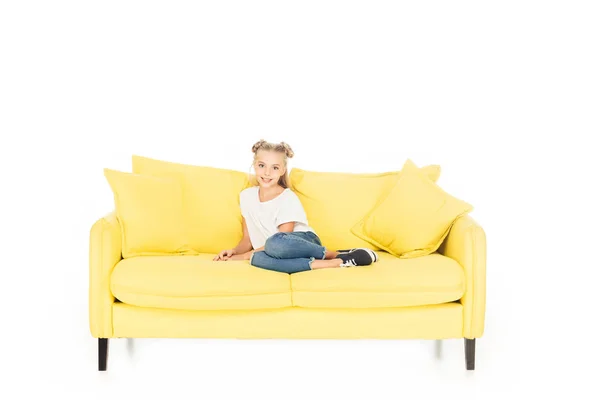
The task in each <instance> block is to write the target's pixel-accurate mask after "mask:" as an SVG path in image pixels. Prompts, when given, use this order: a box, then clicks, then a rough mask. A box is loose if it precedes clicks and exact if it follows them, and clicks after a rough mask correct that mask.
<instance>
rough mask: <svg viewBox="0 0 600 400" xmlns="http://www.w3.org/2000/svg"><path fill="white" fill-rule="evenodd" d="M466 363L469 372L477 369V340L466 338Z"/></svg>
mask: <svg viewBox="0 0 600 400" xmlns="http://www.w3.org/2000/svg"><path fill="white" fill-rule="evenodd" d="M465 363H466V364H467V370H469V371H472V370H474V369H475V339H467V338H465Z"/></svg>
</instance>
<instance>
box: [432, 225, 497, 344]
mask: <svg viewBox="0 0 600 400" xmlns="http://www.w3.org/2000/svg"><path fill="white" fill-rule="evenodd" d="M486 251H487V244H486V235H485V232H484V230H483V229H482V227H481V226H479V224H477V222H476V221H475V220H474V219H473V218H472V217H471V216H470V215H465V216H462V217H460V218H459V219H458V220H456V221H455V223H454V225H453V226H452V228H451V229H450V233H449V234H448V236H447V237H446V239H445V240H444V243H442V245H441V246H440V248H439V250H438V252H439V253H441V254H443V255H445V256H447V257H450V258H452V259H454V260H456V261H457V262H458V263H459V264H460V265H462V267H463V268H464V271H465V278H466V290H465V294H464V295H463V297H462V298H461V299H460V302H461V304H462V305H463V309H464V311H463V324H464V325H463V336H464V337H465V338H467V339H474V338H478V337H481V336H482V335H483V328H484V321H485V296H486V287H485V286H486V255H487V254H486Z"/></svg>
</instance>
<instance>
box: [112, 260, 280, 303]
mask: <svg viewBox="0 0 600 400" xmlns="http://www.w3.org/2000/svg"><path fill="white" fill-rule="evenodd" d="M214 256H215V255H214V254H205V253H202V254H200V255H193V256H189V255H182V256H142V257H133V258H128V259H123V260H121V261H119V263H117V265H116V266H115V268H114V270H113V272H112V275H111V283H110V287H111V291H112V293H113V295H114V296H115V297H116V298H117V299H119V300H120V301H121V302H123V303H127V304H131V305H135V306H140V307H156V308H169V309H181V310H228V309H236V310H244V309H246V310H247V309H265V308H281V307H290V306H291V294H290V278H289V275H288V274H282V273H280V272H274V271H268V270H265V269H261V268H256V267H254V266H252V265H250V264H249V263H248V262H247V261H218V262H217V261H212V259H213V257H214Z"/></svg>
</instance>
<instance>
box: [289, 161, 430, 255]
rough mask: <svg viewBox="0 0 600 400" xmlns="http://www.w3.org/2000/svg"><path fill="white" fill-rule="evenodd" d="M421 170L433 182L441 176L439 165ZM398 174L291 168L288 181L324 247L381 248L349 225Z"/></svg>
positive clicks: (371, 205)
mask: <svg viewBox="0 0 600 400" xmlns="http://www.w3.org/2000/svg"><path fill="white" fill-rule="evenodd" d="M422 171H423V173H425V174H426V175H427V176H428V177H429V179H431V180H432V181H433V182H435V181H437V179H438V178H439V176H440V166H439V165H428V166H426V167H423V168H422ZM399 176H400V171H391V172H383V173H362V174H359V173H343V172H315V171H307V170H303V169H299V168H293V169H292V170H291V171H290V185H291V189H292V190H293V191H294V192H295V193H296V195H298V198H299V199H300V202H301V203H302V205H303V206H304V210H305V211H306V216H307V219H308V223H309V225H310V226H311V227H312V228H314V229H315V231H316V232H317V234H318V235H319V237H320V238H321V241H322V243H323V245H324V246H325V247H327V248H328V249H331V250H340V249H350V248H354V247H366V248H369V249H373V250H380V249H379V248H378V247H377V246H376V245H374V244H372V243H370V242H368V241H365V240H363V239H362V238H359V237H357V236H356V235H354V234H353V233H352V232H351V229H352V227H353V226H354V225H355V224H356V223H357V222H358V221H360V220H361V219H362V218H363V217H364V216H365V214H366V213H367V212H369V211H370V210H371V209H373V207H374V206H375V205H376V204H377V202H378V200H379V199H380V198H381V197H382V196H384V195H385V194H386V193H389V191H390V190H391V189H392V187H393V186H394V184H395V183H396V182H397V181H398V177H399ZM348 193H352V194H351V195H349V194H348Z"/></svg>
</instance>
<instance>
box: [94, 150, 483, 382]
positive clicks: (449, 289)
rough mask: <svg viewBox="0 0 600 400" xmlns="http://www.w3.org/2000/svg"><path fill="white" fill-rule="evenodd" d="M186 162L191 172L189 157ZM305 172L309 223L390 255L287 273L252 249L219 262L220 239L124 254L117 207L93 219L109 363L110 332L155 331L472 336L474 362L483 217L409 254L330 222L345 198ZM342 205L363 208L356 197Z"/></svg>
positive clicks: (98, 334) (297, 180)
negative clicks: (311, 184) (318, 194)
mask: <svg viewBox="0 0 600 400" xmlns="http://www.w3.org/2000/svg"><path fill="white" fill-rule="evenodd" d="M136 161H137V162H138V164H137V167H136ZM146 161H147V162H153V161H152V160H149V159H144V158H136V157H135V156H134V168H133V170H134V172H137V173H141V172H144V171H141V172H140V170H139V165H140V163H143V162H146ZM156 163H157V164H156V165H159V166H160V165H161V164H160V162H159V161H157V162H156ZM171 166H173V164H171ZM180 166H181V167H182V168H184V170H182V171H183V172H182V173H184V174H185V173H186V171H185V168H187V167H185V166H183V165H180ZM190 168H201V167H190ZM136 169H137V171H136ZM197 171H198V170H196V172H197ZM207 171H209V172H211V171H212V172H214V171H215V170H214V169H213V170H210V169H209V170H207ZM306 173H307V171H303V170H292V171H291V174H290V178H291V180H292V189H293V190H296V191H297V193H298V194H299V197H300V198H301V200H302V201H303V203H304V204H305V206H306V210H307V216H308V219H309V223H311V225H313V226H315V228H316V230H317V233H320V231H321V232H322V237H323V238H325V239H324V242H323V244H324V245H325V246H328V247H329V246H331V247H330V248H331V249H339V248H350V247H354V246H356V245H363V246H369V247H371V248H374V250H376V251H377V253H378V254H379V256H380V259H379V261H378V262H377V263H374V264H372V265H371V266H368V267H355V268H328V269H320V270H312V271H306V272H300V273H295V274H285V273H280V272H275V271H269V270H264V269H261V268H257V267H254V266H252V265H250V264H249V263H248V261H227V262H222V261H221V262H214V261H212V258H213V257H214V255H215V253H214V252H213V251H207V252H202V251H198V250H196V251H194V250H191V251H184V252H180V253H177V254H162V255H139V256H131V257H127V258H123V248H122V246H123V230H122V227H121V225H120V220H119V217H118V213H117V212H116V211H113V212H111V213H109V214H107V215H105V216H104V217H102V218H99V219H98V220H97V221H96V222H95V223H94V224H93V225H92V227H91V230H90V237H89V239H90V243H89V246H90V247H89V268H90V269H89V272H90V275H89V324H90V331H91V334H92V336H93V337H94V338H98V367H99V370H106V365H107V356H108V339H110V338H148V337H151V338H244V339H252V338H293V339H364V338H368V339H449V338H464V342H465V357H466V368H467V369H474V363H475V358H474V357H475V339H476V338H478V337H481V336H482V335H483V330H484V317H485V296H486V291H485V284H486V237H485V233H484V231H483V229H482V228H481V227H480V226H479V225H478V224H477V222H476V221H475V220H474V219H473V218H472V217H471V216H469V215H463V216H461V217H459V218H458V219H457V220H456V221H454V223H453V224H452V227H451V229H450V231H449V233H448V234H447V236H445V239H444V241H443V242H442V244H441V246H440V247H439V249H437V251H436V252H434V253H432V254H429V255H426V256H421V257H413V258H406V259H402V258H399V257H396V256H393V255H391V254H390V253H388V252H385V251H383V250H381V249H377V248H376V246H372V245H371V244H370V243H361V242H360V240H359V239H358V238H356V236H352V235H351V234H349V229H350V225H348V226H345V225H344V224H341V226H329V228H328V227H326V226H324V225H323V219H326V217H324V214H319V212H323V210H327V207H328V206H332V207H334V208H335V207H336V204H335V203H332V204H327V202H335V201H339V199H335V198H333V199H332V198H331V197H330V196H328V195H327V194H325V195H324V196H323V197H322V198H320V199H315V197H314V195H311V194H310V193H307V189H306V188H305V187H303V186H302V182H304V183H306V182H307V178H306ZM394 173H397V172H391V173H389V174H346V175H344V176H342V174H339V175H336V174H329V175H327V174H326V173H325V175H326V176H327V177H328V178H329V179H333V180H338V181H343V180H344V179H345V178H347V177H348V176H350V177H351V179H353V177H357V176H358V177H360V178H361V179H363V180H364V179H380V178H382V176H383V177H384V178H385V179H388V178H389V176H391V175H393V174H394ZM313 174H319V173H313ZM388 175H389V176H388ZM250 184H251V181H250V180H249V182H247V183H245V184H244V185H245V187H247V185H250ZM311 201H312V202H314V201H317V202H319V203H318V204H317V203H310V202H311ZM358 203H360V201H358V202H357V203H356V204H358ZM361 206H362V207H367V208H370V207H372V204H368V205H365V204H361ZM319 207H320V208H319ZM342 208H344V209H346V210H353V209H354V208H353V200H352V198H346V199H345V203H344V205H343V207H342ZM319 210H321V211H319ZM366 211H368V209H367V210H359V212H358V213H357V215H359V214H361V213H364V212H366ZM231 212H233V213H234V215H236V214H235V210H233V209H232V210H231ZM334 214H335V213H334V212H333V211H332V212H331V213H329V214H327V215H333V217H335V215H334ZM317 218H319V219H317ZM330 225H331V224H330ZM205 229H206V230H210V226H207V227H205ZM239 229H240V232H241V225H240V226H239ZM327 229H329V230H327ZM332 229H333V231H332ZM335 229H338V230H339V234H337V236H336V234H335ZM326 230H327V231H326ZM233 236H234V237H233V238H232V239H231V243H230V245H229V246H225V247H223V248H228V247H234V246H235V245H236V244H237V241H238V240H239V238H240V236H238V235H233ZM336 238H346V239H344V240H341V241H339V240H338V241H336ZM342 245H348V246H347V247H341V246H342ZM200 250H201V249H200Z"/></svg>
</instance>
